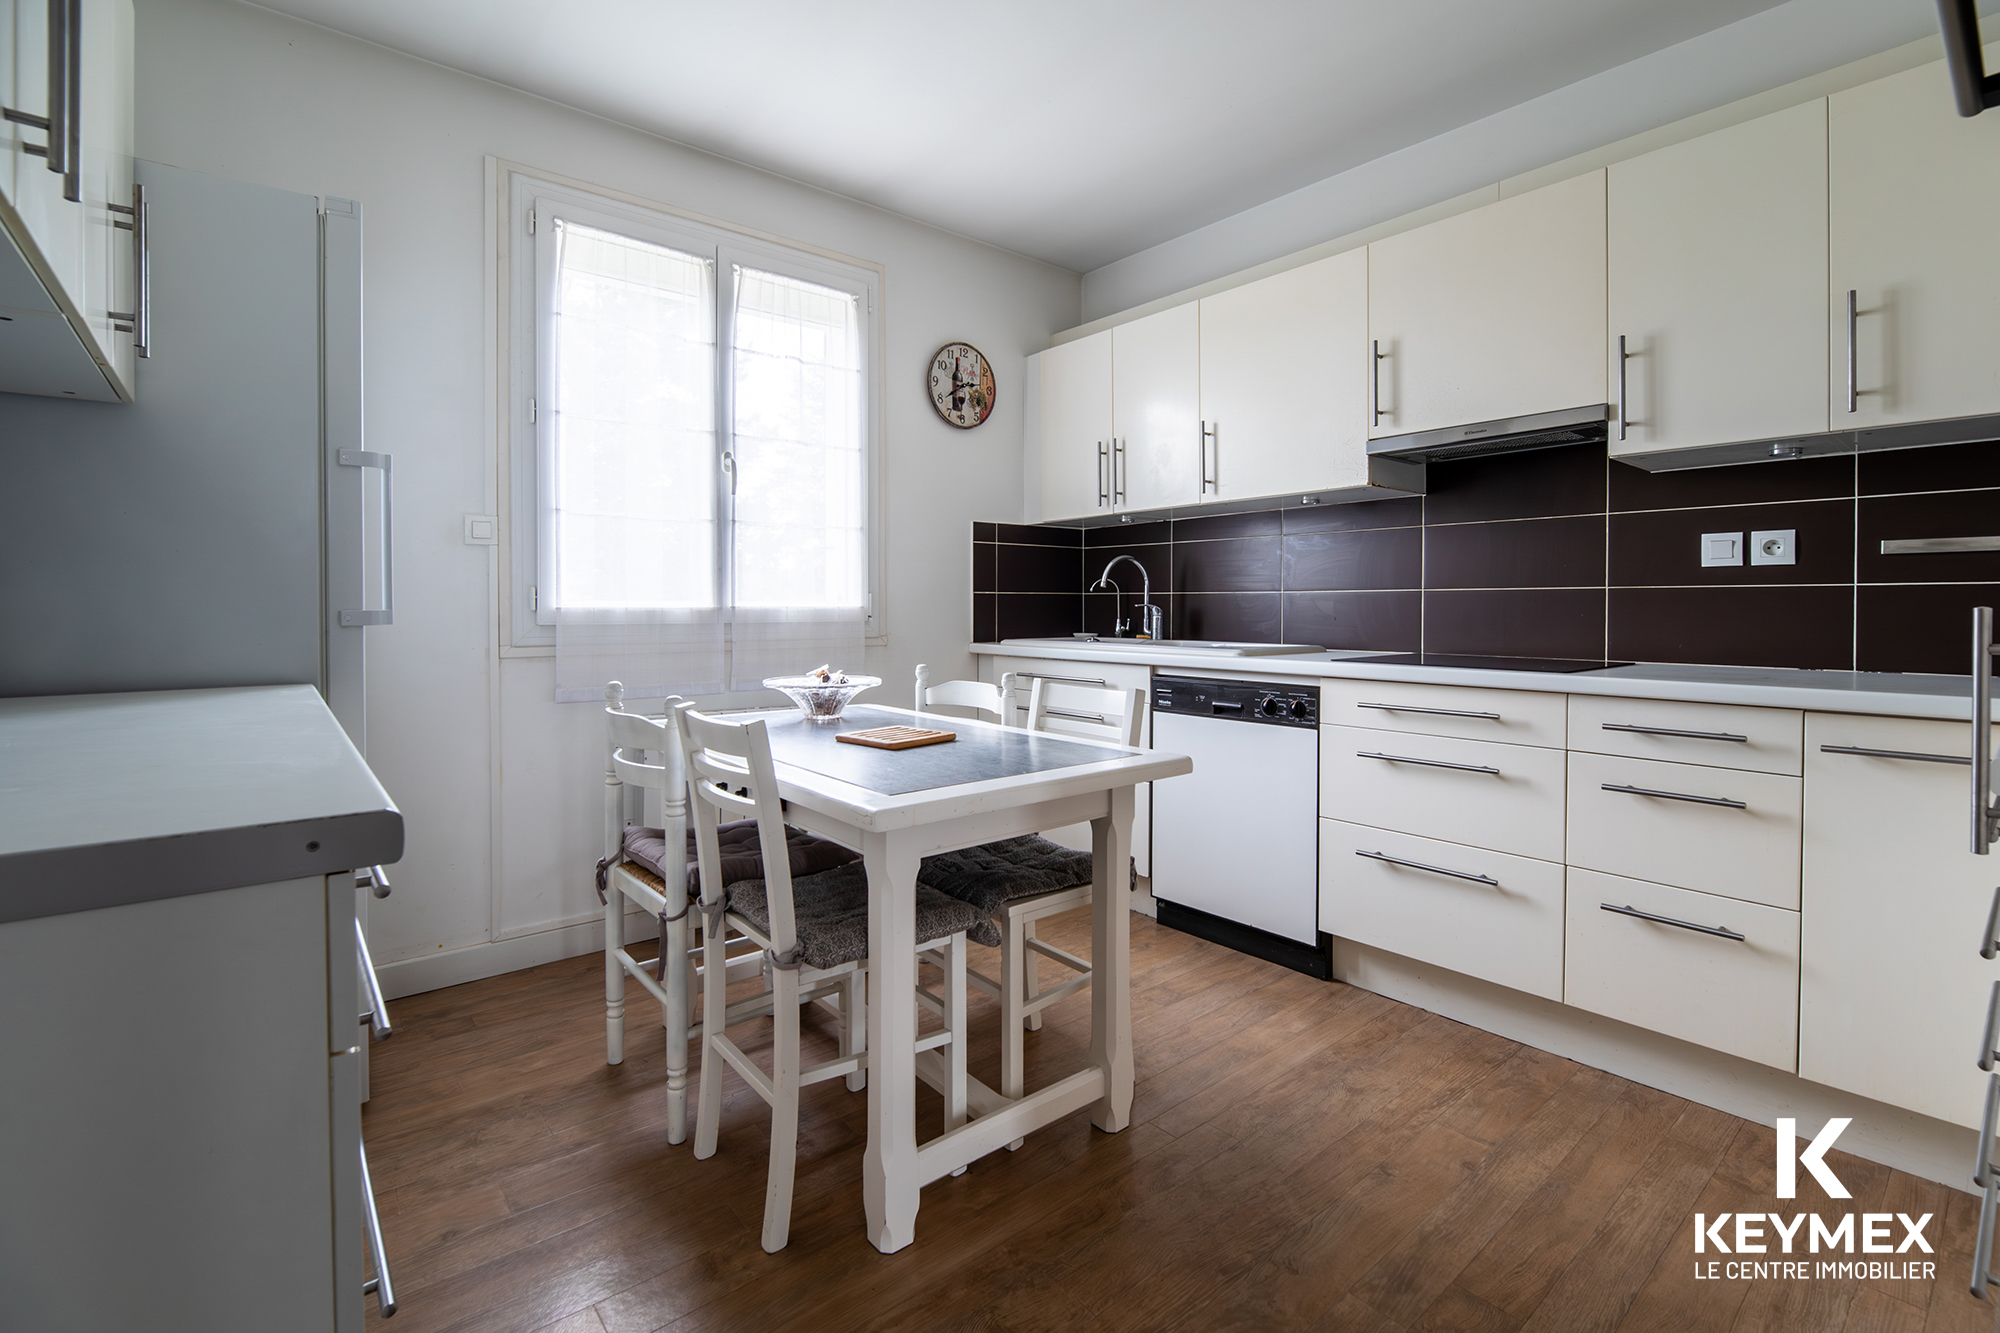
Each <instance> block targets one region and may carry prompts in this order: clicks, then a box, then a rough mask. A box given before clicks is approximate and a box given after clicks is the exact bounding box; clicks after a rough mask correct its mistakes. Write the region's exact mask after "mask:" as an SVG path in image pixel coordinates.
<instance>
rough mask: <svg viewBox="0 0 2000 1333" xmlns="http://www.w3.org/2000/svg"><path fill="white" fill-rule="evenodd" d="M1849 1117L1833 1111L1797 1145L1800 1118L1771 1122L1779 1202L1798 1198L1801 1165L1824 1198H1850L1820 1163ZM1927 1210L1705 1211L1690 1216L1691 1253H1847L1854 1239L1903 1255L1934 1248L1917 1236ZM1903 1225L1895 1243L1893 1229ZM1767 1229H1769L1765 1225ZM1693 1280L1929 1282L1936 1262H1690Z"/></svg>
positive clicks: (1865, 1248)
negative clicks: (1831, 1213) (1831, 1215)
mask: <svg viewBox="0 0 2000 1333" xmlns="http://www.w3.org/2000/svg"><path fill="white" fill-rule="evenodd" d="M1853 1123H1854V1121H1853V1119H1852V1118H1851V1117H1845V1116H1835V1117H1833V1118H1832V1119H1830V1120H1828V1121H1827V1122H1826V1124H1825V1125H1824V1126H1823V1127H1822V1128H1821V1129H1820V1131H1819V1133H1818V1134H1815V1135H1814V1136H1813V1139H1812V1142H1810V1143H1808V1144H1807V1145H1806V1146H1805V1150H1804V1151H1803V1152H1801V1151H1800V1150H1799V1133H1798V1130H1799V1122H1798V1121H1797V1120H1796V1119H1793V1118H1792V1117H1789V1116H1786V1117H1783V1118H1781V1119H1779V1120H1778V1121H1777V1128H1778V1171H1777V1195H1778V1197H1779V1198H1780V1199H1796V1198H1797V1197H1798V1196H1799V1168H1800V1167H1802V1166H1803V1167H1804V1168H1805V1169H1806V1170H1807V1172H1809V1173H1810V1174H1811V1176H1812V1178H1813V1179H1814V1180H1815V1181H1817V1182H1819V1187H1820V1188H1821V1189H1822V1190H1824V1191H1826V1195H1827V1197H1828V1198H1830V1199H1846V1198H1851V1197H1853V1196H1852V1195H1850V1194H1849V1193H1848V1192H1847V1186H1845V1185H1843V1184H1841V1182H1840V1177H1839V1176H1836V1175H1835V1174H1834V1173H1833V1168H1831V1167H1829V1166H1828V1165H1827V1164H1826V1154H1827V1150H1828V1149H1830V1148H1832V1147H1833V1145H1834V1143H1835V1142H1836V1141H1838V1140H1839V1138H1840V1136H1841V1133H1842V1132H1843V1131H1844V1130H1846V1128H1847V1127H1848V1126H1849V1125H1851V1124H1853ZM1931 1217H1932V1214H1930V1213H1925V1214H1924V1215H1923V1216H1922V1217H1919V1218H1916V1219H1915V1220H1912V1219H1911V1217H1910V1215H1909V1214H1908V1213H1841V1214H1838V1215H1837V1216H1836V1218H1835V1219H1834V1220H1833V1221H1831V1222H1829V1220H1828V1219H1827V1217H1825V1216H1824V1215H1822V1214H1820V1213H1793V1214H1791V1215H1790V1216H1785V1215H1783V1214H1780V1213H1717V1214H1716V1215H1715V1216H1713V1217H1710V1216H1708V1215H1707V1214H1705V1213H1696V1214H1695V1215H1694V1252H1695V1253H1696V1254H1707V1253H1710V1252H1713V1253H1716V1254H1730V1255H1740V1254H1769V1253H1771V1252H1773V1251H1774V1250H1775V1251H1776V1252H1777V1253H1779V1254H1793V1253H1803V1254H1815V1255H1816V1254H1853V1253H1855V1248H1856V1245H1857V1243H1858V1244H1859V1247H1860V1252H1861V1253H1862V1254H1887V1255H1897V1254H1904V1253H1906V1252H1908V1251H1909V1250H1911V1249H1912V1248H1914V1249H1916V1250H1917V1251H1918V1252H1920V1253H1923V1254H1931V1253H1933V1251H1932V1249H1931V1244H1930V1242H1929V1241H1928V1240H1925V1239H1924V1228H1925V1227H1927V1226H1929V1225H1930V1222H1931ZM1897 1223H1900V1224H1901V1225H1902V1236H1901V1243H1898V1238H1897V1237H1896V1235H1895V1234H1894V1226H1895V1224H1897ZM1767 1228H1768V1229H1767ZM1694 1276H1695V1281H1697V1282H1752V1281H1764V1280H1770V1279H1773V1278H1776V1279H1783V1280H1789V1281H1795V1282H1804V1281H1811V1280H1816V1279H1823V1278H1832V1279H1835V1280H1838V1281H1853V1280H1855V1279H1860V1280H1863V1281H1878V1282H1879V1281H1881V1280H1883V1279H1885V1278H1886V1279H1895V1278H1909V1279H1916V1280H1920V1281H1929V1280H1931V1279H1934V1278H1935V1277H1936V1276H1937V1264H1935V1263H1933V1262H1931V1261H1928V1260H1923V1259H1903V1260H1898V1259H1893V1258H1892V1259H1754V1260H1745V1259H1727V1260H1724V1259H1706V1260H1704V1259H1697V1260H1695V1265H1694Z"/></svg>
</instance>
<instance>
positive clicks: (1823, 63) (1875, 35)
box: [1083, 0, 2000, 320]
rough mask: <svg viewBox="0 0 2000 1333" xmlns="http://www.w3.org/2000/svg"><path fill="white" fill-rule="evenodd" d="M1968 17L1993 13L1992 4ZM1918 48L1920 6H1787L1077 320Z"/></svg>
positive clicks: (1094, 306) (1465, 134)
mask: <svg viewBox="0 0 2000 1333" xmlns="http://www.w3.org/2000/svg"><path fill="white" fill-rule="evenodd" d="M1978 7H1979V8H1980V9H1981V10H1983V11H1995V10H2000V0H1980V2H1979V5H1978ZM1989 26H1990V25H1989ZM1925 37H1928V38H1929V40H1930V46H1929V47H1928V48H1927V49H1926V50H1925V51H1924V52H1923V53H1922V54H1921V56H1920V57H1917V56H1913V57H1912V58H1911V59H1909V60H1907V61H1906V62H1904V63H1903V64H1901V65H1899V66H1897V68H1907V67H1908V66H1909V65H1911V64H1916V63H1918V62H1919V60H1920V59H1922V60H1935V59H1937V58H1939V56H1941V55H1942V53H1943V47H1942V46H1941V45H1940V44H1939V43H1938V41H1937V10H1936V8H1935V6H1934V5H1933V4H1931V3H1930V0H1788V3H1785V4H1781V5H1778V6H1777V7H1775V8H1773V9H1768V10H1765V11H1763V12H1762V13H1758V14H1753V15H1751V16H1750V17H1749V18H1746V19H1743V20H1740V21H1739V22H1736V23H1732V24H1729V25H1727V26H1726V27H1722V28H1717V29H1715V30H1714V31H1712V32H1708V33H1704V34H1703V35H1701V36H1700V37H1696V38H1693V39H1692V40H1690V41H1686V42H1682V43H1679V44H1678V45H1675V46H1671V47H1668V48H1667V49H1665V50H1663V51H1657V52H1654V53H1653V54H1652V55H1649V56H1645V57H1643V58H1641V59H1638V60H1634V61H1631V62H1629V63H1627V64H1624V65H1621V66H1619V67H1618V68H1616V69H1610V70H1606V71H1604V72H1603V73H1601V74H1597V75H1594V76H1592V77H1590V78H1587V79H1582V80H1579V81H1578V82H1576V83H1573V84H1570V85H1569V86H1567V87H1565V88H1559V89H1557V90H1556V91H1554V92H1552V93H1548V94H1546V95H1544V96H1542V97H1537V98H1535V99H1533V100H1531V101H1528V102H1523V103H1522V104H1521V105H1519V106H1516V107H1510V108H1509V109H1507V110H1505V111H1502V112H1499V113H1497V114H1495V115H1491V116H1488V117H1486V118H1484V119H1482V120H1478V121H1474V122H1473V123H1472V124H1470V125H1465V126H1462V127H1460V128H1458V129H1455V130H1451V131H1449V132H1447V133H1445V134H1440V135H1438V136H1436V137H1435V138H1432V139H1427V140H1425V141H1424V142H1422V143H1418V144H1413V145H1411V146H1410V147H1408V148H1405V149H1402V150H1400V151H1398V152H1394V153H1389V154H1385V155H1384V156H1382V157H1379V158H1376V159H1375V160H1374V161H1372V162H1367V163H1363V164H1362V165H1361V166H1358V167H1355V168H1353V169H1351V170H1349V171H1344V172H1341V173H1340V174H1339V175H1335V176H1329V177H1327V178H1326V179H1325V180H1322V181H1317V182H1315V183H1313V184H1311V185H1308V186H1305V187H1304V188H1302V189H1299V190H1295V191H1293V192H1292V193H1290V194H1287V195H1284V196H1281V197H1280V198H1277V199H1273V200H1271V201H1269V202H1268V203H1264V204H1259V205H1258V206H1257V207H1255V208H1249V209H1245V210H1244V211H1243V212H1241V213H1237V214H1234V215H1233V216H1230V217H1227V218H1223V219H1221V220H1220V221H1217V222H1213V223H1210V224H1209V225H1208V226H1205V227H1200V228H1197V229H1196V230H1194V231H1191V232H1188V233H1186V234H1185V235H1182V236H1177V237H1175V238H1174V239H1173V240H1170V241H1163V242H1161V243H1160V244H1158V245H1155V246H1152V247H1151V248H1149V249H1146V250H1141V251H1139V252H1138V253H1137V254H1133V255H1128V256H1126V257H1125V258H1123V259H1119V260H1115V261H1114V262H1112V263H1109V264H1106V265H1104V266H1103V267H1101V268H1097V269H1093V270H1091V271H1090V272H1089V273H1086V274H1085V275H1084V278H1083V317H1084V319H1086V320H1095V319H1099V318H1102V317H1103V316H1106V315H1112V314H1116V313H1118V312H1120V311H1125V310H1129V309H1131V308H1132V307H1134V306H1138V305H1141V304H1143V303H1145V302H1149V301H1155V300H1158V299H1159V298H1161V297H1165V296H1168V295H1171V294H1173V293H1177V292H1182V291H1184V290H1186V289H1187V288H1190V287H1195V286H1197V285H1199V284H1202V283H1207V282H1210V281H1212V280H1214V279H1217V278H1222V277H1224V276H1226V275H1230V274H1235V273H1238V272H1241V271H1242V270H1244V269H1248V268H1251V267H1253V266H1256V265H1259V264H1263V263H1266V262H1267V261H1271V260H1275V259H1278V258H1280V257H1281V256H1287V255H1292V254H1294V253H1295V252H1298V251H1302V250H1306V249H1308V248H1309V247H1312V246H1316V245H1319V244H1320V243H1321V242H1324V241H1330V240H1333V239H1334V238H1336V237H1344V236H1348V235H1350V234H1351V233H1355V232H1360V231H1363V230H1365V229H1367V228H1370V227H1374V226H1376V225H1378V224H1381V223H1385V222H1388V221H1389V220H1391V219H1393V218H1400V217H1402V216H1403V215H1404V214H1408V213H1413V212H1416V211H1417V210H1419V209H1424V208H1427V207H1428V206H1430V205H1433V204H1436V203H1438V202H1440V201H1442V200H1447V199H1452V198H1454V197H1456V196H1460V195H1464V194H1468V193H1469V192H1471V191H1474V190H1477V189H1478V188H1479V187H1481V186H1490V185H1492V184H1494V183H1495V182H1498V181H1503V180H1505V179H1507V178H1508V177H1511V176H1517V175H1521V174H1523V173H1526V172H1531V171H1534V170H1535V169H1536V168H1539V167H1544V166H1547V165H1548V164H1550V163H1554V162H1559V161H1561V160H1563V159H1565V158H1569V157H1572V156H1575V155H1577V154H1581V153H1585V152H1588V151H1589V150H1591V149H1594V148H1597V147H1599V146H1600V145H1604V144H1609V143H1613V142H1615V141H1618V140H1621V139H1625V138H1628V137H1630V136H1633V135H1637V134H1641V133H1643V132H1645V131H1648V130H1652V129H1655V128H1657V127H1659V126H1663V125H1667V124H1670V123H1672V122H1674V121H1678V120H1681V119H1683V118H1685V117H1689V116H1695V115H1697V114H1699V113H1702V112H1706V111H1709V110H1711V109H1713V108H1717V107H1721V106H1724V105H1726V104H1728V103H1731V102H1735V101H1737V100H1739V99H1743V98H1748V97H1751V96H1753V95H1755V94H1758V93H1762V92H1764V91H1766V90H1768V89H1773V88H1777V87H1779V86H1781V85H1784V84H1788V83H1791V82H1793V81H1795V80H1800V79H1805V78H1808V77H1809V76H1812V75H1815V74H1819V73H1820V72H1822V71H1826V70H1831V69H1834V68H1836V67H1838V66H1841V65H1845V64H1848V63H1849V62H1852V61H1858V60H1862V59H1864V58H1865V57H1869V56H1872V55H1875V54H1876V53H1878V52H1886V51H1889V50H1890V49H1892V48H1895V47H1898V46H1902V45H1904V44H1906V43H1910V42H1914V41H1916V40H1918V39H1920V38H1925ZM1891 72H1894V71H1893V69H1890V68H1884V69H1882V70H1881V71H1879V72H1878V73H1876V74H1875V75H1872V76H1871V77H1880V75H1881V74H1886V73H1891Z"/></svg>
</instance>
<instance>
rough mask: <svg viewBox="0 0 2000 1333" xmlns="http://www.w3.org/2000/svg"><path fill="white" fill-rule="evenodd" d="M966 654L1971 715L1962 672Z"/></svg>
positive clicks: (1036, 649) (1084, 650)
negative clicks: (1487, 666) (1584, 668)
mask: <svg viewBox="0 0 2000 1333" xmlns="http://www.w3.org/2000/svg"><path fill="white" fill-rule="evenodd" d="M971 651H972V652H973V653H974V654H975V655H982V656H996V657H1039V658H1045V659H1053V660H1057V661H1065V662H1129V663H1131V664H1133V665H1135V666H1137V665H1144V666H1150V667H1154V668H1161V669H1166V670H1172V671H1177V672H1188V673H1190V674H1193V675H1201V676H1235V677H1247V678H1251V679H1271V678H1282V677H1297V676H1305V677H1315V678H1318V679H1322V680H1325V679H1347V680H1406V681H1415V682H1421V683H1425V684H1432V685H1476V686H1480V687H1482V688H1485V689H1500V690H1548V691H1552V692H1555V693H1559V694H1601V695H1609V696H1613V697H1616V698H1623V699H1684V700H1689V701H1694V702H1701V703H1724V704H1750V705H1753V706H1758V707H1764V708H1807V709H1813V710H1815V711H1818V712H1826V713H1874V714H1880V715H1883V716H1888V717H1932V718H1945V719H1950V720H1958V721H1963V720H1965V719H1968V718H1970V717H1971V716H1972V678H1971V677H1970V676H1919V675H1901V674H1896V673H1893V672H1871V671H1799V670H1792V669H1789V668H1785V667H1729V666H1678V665H1675V664H1673V663H1641V664H1639V665H1636V666H1623V667H1609V668H1606V669H1603V670H1598V671H1589V672H1579V673H1573V674H1572V673H1563V672H1541V671H1493V670H1482V669H1478V668H1470V667H1439V666H1410V665H1402V664H1396V663H1383V662H1359V661H1355V660H1353V659H1354V658H1357V657H1362V656H1368V655H1370V654H1364V653H1358V652H1344V651H1330V652H1318V653H1299V654H1293V655H1287V656H1282V657H1222V656H1217V655H1215V654H1211V653H1174V652H1170V651H1161V652H1157V653H1152V652H1147V651H1146V650H1144V649H1134V648H1094V647H1092V646H1091V645H1089V644H1086V643H1079V644H1078V646H1076V647H1075V648H1046V647H1040V646H1035V645H1028V644H1007V643H975V644H973V645H972V648H971Z"/></svg>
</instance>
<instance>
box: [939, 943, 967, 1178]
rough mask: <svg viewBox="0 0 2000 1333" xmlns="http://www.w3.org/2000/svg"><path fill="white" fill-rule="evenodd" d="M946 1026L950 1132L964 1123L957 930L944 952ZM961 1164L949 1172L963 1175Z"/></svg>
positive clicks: (961, 965) (961, 958) (961, 962)
mask: <svg viewBox="0 0 2000 1333" xmlns="http://www.w3.org/2000/svg"><path fill="white" fill-rule="evenodd" d="M945 960H946V964H947V965H946V967H945V971H944V988H945V1026H946V1027H948V1028H950V1029H951V1045H950V1047H949V1049H950V1052H951V1080H950V1082H951V1086H950V1088H949V1089H948V1090H947V1091H946V1092H945V1096H944V1128H945V1132H946V1133H947V1134H949V1133H950V1132H951V1131H952V1130H954V1129H957V1128H958V1127H959V1126H960V1125H962V1124H964V1123H965V1048H966V1045H967V1028H968V1025H967V1023H966V1017H965V933H964V932H963V931H960V932H959V933H958V934H956V935H954V936H952V937H951V945H950V947H949V948H948V949H947V950H946V952H945ZM965 1170H966V1169H965V1168H964V1167H962V1166H961V1167H960V1168H958V1170H956V1171H954V1172H952V1174H953V1175H954V1176H962V1175H964V1174H965Z"/></svg>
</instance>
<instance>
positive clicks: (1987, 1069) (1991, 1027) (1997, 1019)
mask: <svg viewBox="0 0 2000 1333" xmlns="http://www.w3.org/2000/svg"><path fill="white" fill-rule="evenodd" d="M1995 1046H2000V981H1996V982H1994V983H1993V994H1992V995H1991V996H1990V997H1989V998H1988V999H1987V1001H1986V1030H1985V1031H1984V1032H1983V1033H1982V1034H1981V1035H1980V1038H1979V1071H1980V1072H1981V1073H1982V1074H1990V1073H1992V1072H1993V1060H1994V1057H1995V1056H2000V1051H1996V1050H1995V1049H1994V1047H1995Z"/></svg>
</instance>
